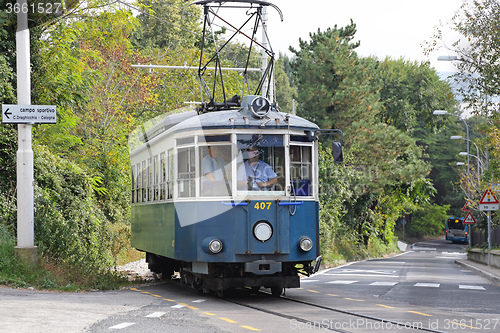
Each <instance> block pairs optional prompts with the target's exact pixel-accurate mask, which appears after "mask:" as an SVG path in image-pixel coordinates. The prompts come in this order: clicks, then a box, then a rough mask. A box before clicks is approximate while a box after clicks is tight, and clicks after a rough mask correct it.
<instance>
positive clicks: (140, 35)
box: [132, 0, 201, 49]
mask: <svg viewBox="0 0 500 333" xmlns="http://www.w3.org/2000/svg"><path fill="white" fill-rule="evenodd" d="M138 6H139V8H141V13H140V14H139V15H138V19H139V21H140V23H141V26H142V29H139V30H137V31H136V32H135V33H134V34H133V39H132V40H133V44H134V45H138V46H140V47H142V48H146V47H153V48H160V49H165V48H168V49H176V48H177V47H184V48H190V47H193V46H194V45H195V43H196V42H197V41H198V40H200V38H201V30H200V26H199V21H200V20H201V8H200V7H199V6H195V5H189V4H186V1H184V0H164V1H162V0H159V1H158V0H139V1H138Z"/></svg>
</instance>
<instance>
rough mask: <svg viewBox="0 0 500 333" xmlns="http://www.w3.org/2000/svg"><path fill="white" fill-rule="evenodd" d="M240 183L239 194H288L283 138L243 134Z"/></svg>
mask: <svg viewBox="0 0 500 333" xmlns="http://www.w3.org/2000/svg"><path fill="white" fill-rule="evenodd" d="M237 144H238V149H239V154H238V156H237V164H238V169H237V177H238V178H237V183H238V191H239V194H244V193H245V191H246V194H248V195H253V194H257V193H262V192H256V191H268V192H270V193H269V194H273V195H284V194H285V148H284V145H283V135H274V134H266V135H264V134H253V135H252V134H241V135H238V137H237Z"/></svg>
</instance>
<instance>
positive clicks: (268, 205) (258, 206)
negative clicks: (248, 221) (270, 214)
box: [253, 202, 272, 210]
mask: <svg viewBox="0 0 500 333" xmlns="http://www.w3.org/2000/svg"><path fill="white" fill-rule="evenodd" d="M271 204H272V202H256V203H255V205H254V206H253V208H255V209H260V210H265V209H267V210H268V209H269V208H271Z"/></svg>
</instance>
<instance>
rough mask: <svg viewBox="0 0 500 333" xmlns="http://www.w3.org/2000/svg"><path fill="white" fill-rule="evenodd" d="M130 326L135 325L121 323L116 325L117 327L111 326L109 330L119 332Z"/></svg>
mask: <svg viewBox="0 0 500 333" xmlns="http://www.w3.org/2000/svg"><path fill="white" fill-rule="evenodd" d="M132 325H135V323H121V324H118V325H115V326H111V327H110V328H109V329H110V330H121V329H123V328H126V327H129V326H132Z"/></svg>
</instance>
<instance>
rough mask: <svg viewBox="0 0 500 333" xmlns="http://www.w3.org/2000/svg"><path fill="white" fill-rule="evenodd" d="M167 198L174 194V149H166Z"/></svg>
mask: <svg viewBox="0 0 500 333" xmlns="http://www.w3.org/2000/svg"><path fill="white" fill-rule="evenodd" d="M167 164H168V173H167V199H172V198H173V196H174V149H173V148H172V149H169V150H168V163H167Z"/></svg>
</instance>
